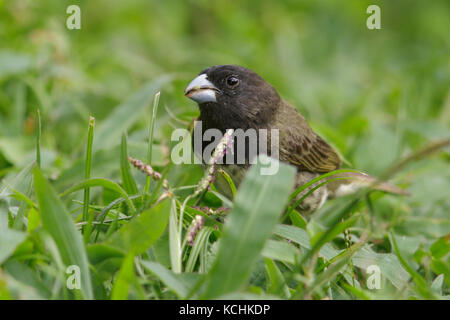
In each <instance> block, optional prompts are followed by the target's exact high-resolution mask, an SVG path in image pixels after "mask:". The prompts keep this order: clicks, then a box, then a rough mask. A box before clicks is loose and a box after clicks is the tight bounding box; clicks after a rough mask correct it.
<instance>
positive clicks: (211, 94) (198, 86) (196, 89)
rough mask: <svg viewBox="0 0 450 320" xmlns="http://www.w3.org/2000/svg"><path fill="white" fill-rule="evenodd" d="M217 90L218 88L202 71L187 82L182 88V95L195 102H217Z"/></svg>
mask: <svg viewBox="0 0 450 320" xmlns="http://www.w3.org/2000/svg"><path fill="white" fill-rule="evenodd" d="M218 92H220V91H219V89H217V88H216V86H214V85H213V84H212V83H211V81H209V80H208V76H207V75H206V74H204V73H203V74H201V75H199V76H197V77H196V78H195V79H194V80H192V81H191V83H189V85H188V86H187V88H186V90H184V95H185V96H186V97H188V98H190V99H192V100H194V101H195V102H197V103H205V102H217V98H216V94H217V93H218Z"/></svg>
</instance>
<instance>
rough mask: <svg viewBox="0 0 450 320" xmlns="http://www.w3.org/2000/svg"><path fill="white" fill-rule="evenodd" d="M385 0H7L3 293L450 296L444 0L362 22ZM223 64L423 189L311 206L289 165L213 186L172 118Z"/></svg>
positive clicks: (1, 55)
mask: <svg viewBox="0 0 450 320" xmlns="http://www.w3.org/2000/svg"><path fill="white" fill-rule="evenodd" d="M372 2H373V1H359V0H354V1H312V0H310V1H289V0H286V1H265V0H264V1H257V0H247V1H239V2H238V1H206V0H205V1H194V0H189V1H138V0H131V1H122V2H119V1H116V2H111V1H105V0H96V1H80V2H79V6H80V8H81V15H82V24H81V29H80V30H68V29H67V28H66V18H67V17H68V14H67V13H66V8H67V6H68V5H70V4H73V3H72V2H71V1H65V0H64V1H31V0H15V1H0V298H2V299H83V298H84V299H175V298H192V299H197V298H201V299H213V298H235V299H246V298H251V299H260V298H264V299H279V298H281V299H305V298H306V299H448V298H449V294H450V290H449V288H450V254H449V251H450V216H449V211H450V201H449V197H448V192H449V190H450V171H449V169H448V168H449V162H450V156H449V148H448V145H449V140H448V139H449V137H450V130H449V127H450V90H449V88H450V54H449V49H450V38H449V37H448V30H449V29H450V22H449V19H448V10H449V9H450V8H449V3H448V1H445V0H442V1H432V2H425V1H421V2H419V1H417V2H413V3H411V2H410V1H395V3H393V2H392V1H376V3H377V4H378V5H379V6H380V8H381V25H382V29H381V30H368V29H367V28H366V19H367V17H368V14H367V13H366V8H367V7H368V5H370V4H372ZM216 64H239V65H244V66H247V67H249V68H251V69H252V70H255V71H256V72H257V73H259V74H260V75H262V76H263V77H264V78H265V79H266V80H267V81H269V82H270V83H272V84H273V85H274V86H275V87H276V88H277V89H278V90H279V92H280V94H281V95H282V96H283V97H284V98H285V99H287V100H288V101H290V102H292V103H293V104H294V105H295V106H297V107H298V108H299V111H300V112H301V113H302V114H303V115H304V116H305V117H306V118H307V119H308V121H309V122H310V123H311V125H312V127H313V128H314V129H315V130H316V131H317V132H319V133H320V135H321V136H323V137H324V138H325V139H326V140H327V141H328V142H330V143H331V144H332V145H333V146H335V147H336V149H337V150H339V152H340V153H341V155H342V157H343V158H344V159H345V162H346V167H349V168H357V169H360V170H362V171H365V172H367V173H370V174H372V175H375V176H379V177H383V178H386V179H388V180H390V181H391V182H393V183H395V184H397V185H401V186H403V187H406V188H407V190H408V191H409V192H410V193H411V196H408V197H398V196H393V195H387V194H383V193H381V192H374V191H371V190H368V189H367V190H361V191H360V192H359V193H357V194H354V195H350V196H347V197H343V198H339V199H335V200H332V201H328V202H327V203H326V204H325V206H324V207H323V208H321V209H320V210H319V211H318V212H316V213H314V214H313V215H312V216H310V217H302V216H301V215H300V214H299V213H298V212H296V211H295V210H293V209H292V208H291V206H290V205H292V202H291V198H289V192H291V186H292V183H291V182H292V179H293V175H294V170H293V168H291V167H289V166H287V165H281V166H280V170H279V173H278V174H277V175H275V176H260V175H259V174H258V166H259V165H256V166H254V167H253V168H252V170H251V171H250V172H249V173H248V175H247V176H246V179H245V181H244V182H243V184H242V185H241V186H240V187H239V188H238V189H237V190H236V195H235V197H234V199H227V198H225V197H224V196H222V195H220V194H219V193H218V192H217V191H215V189H214V187H213V186H212V187H211V188H210V189H206V188H204V185H203V186H202V182H205V180H204V179H205V176H204V172H203V170H202V168H201V167H200V166H198V165H173V164H172V163H171V162H170V152H171V148H172V147H173V146H174V144H175V143H178V141H171V133H172V131H173V130H174V129H175V128H188V127H189V124H190V123H191V121H192V120H193V119H195V118H196V116H197V115H198V108H197V106H196V104H195V103H193V102H191V101H188V99H186V98H185V97H184V95H183V90H184V88H185V87H186V85H187V84H188V82H189V81H190V80H191V79H192V78H193V77H194V76H195V75H196V74H198V72H199V71H200V70H202V69H204V68H206V67H208V66H211V65H216ZM158 92H160V95H159V94H157V93H158ZM185 143H189V141H187V140H186V141H185ZM129 157H131V158H129ZM135 160H140V161H141V162H138V161H135ZM130 161H131V162H132V164H134V165H130ZM145 164H149V165H151V167H145ZM139 169H140V170H139ZM160 174H161V175H160ZM230 184H232V182H230ZM205 190H206V192H205ZM226 208H231V210H227V209H226ZM71 266H72V267H71ZM73 266H75V268H74V267H73ZM378 271H380V283H379V289H377V288H376V287H378V286H377V285H378V283H377V274H378ZM77 272H79V275H80V278H79V280H80V281H79V283H78V282H77V277H76V276H77ZM78 285H79V288H80V289H77V287H78Z"/></svg>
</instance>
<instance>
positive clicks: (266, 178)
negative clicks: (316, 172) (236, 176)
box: [204, 156, 295, 298]
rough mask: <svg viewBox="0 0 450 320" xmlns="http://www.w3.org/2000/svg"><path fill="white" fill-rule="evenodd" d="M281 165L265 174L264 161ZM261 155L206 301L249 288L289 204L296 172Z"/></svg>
mask: <svg viewBox="0 0 450 320" xmlns="http://www.w3.org/2000/svg"><path fill="white" fill-rule="evenodd" d="M262 161H263V162H264V163H267V162H268V161H270V163H271V165H273V166H275V165H279V169H278V172H277V173H276V174H274V175H261V168H262V164H261V162H262ZM275 161H277V160H274V159H271V158H267V157H265V156H259V157H258V162H257V164H255V165H253V166H252V167H251V168H250V170H249V172H248V173H247V175H246V177H245V179H244V181H243V182H242V185H241V186H240V188H239V191H238V194H237V196H236V202H235V204H234V206H233V209H232V211H231V213H230V214H229V216H228V221H227V224H226V225H225V227H224V231H223V238H222V239H221V243H220V247H219V251H218V253H217V258H216V260H215V262H214V265H213V267H212V268H211V271H210V274H209V281H208V283H207V287H206V293H205V296H204V297H205V298H215V297H218V296H221V295H224V294H227V293H230V292H233V291H236V290H239V289H240V288H242V287H243V286H244V285H245V282H246V281H247V279H248V276H249V275H250V272H251V270H252V267H253V264H254V262H255V261H256V259H257V258H258V255H259V254H260V252H261V251H262V249H263V247H264V243H265V242H266V240H267V238H268V237H269V236H270V234H271V232H272V230H273V227H274V226H275V224H276V222H277V220H278V218H279V217H280V214H281V212H282V210H283V208H284V206H285V205H286V203H287V200H288V197H289V192H290V190H291V188H292V186H293V184H294V175H295V169H294V168H293V167H290V166H287V165H285V164H283V163H276V162H275Z"/></svg>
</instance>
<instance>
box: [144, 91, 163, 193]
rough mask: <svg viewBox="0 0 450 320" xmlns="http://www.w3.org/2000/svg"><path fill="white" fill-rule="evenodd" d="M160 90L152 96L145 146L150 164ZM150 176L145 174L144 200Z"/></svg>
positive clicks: (150, 163) (148, 187)
mask: <svg viewBox="0 0 450 320" xmlns="http://www.w3.org/2000/svg"><path fill="white" fill-rule="evenodd" d="M159 96H160V92H157V93H156V94H155V96H154V98H153V107H152V117H151V119H150V126H149V129H148V148H147V163H148V164H149V165H152V152H153V131H154V129H155V121H156V113H157V112H158V106H159ZM150 181H151V177H149V176H147V181H146V183H145V188H144V200H145V197H146V195H147V193H148V190H149V189H150Z"/></svg>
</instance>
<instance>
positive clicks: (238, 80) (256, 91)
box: [185, 65, 406, 213]
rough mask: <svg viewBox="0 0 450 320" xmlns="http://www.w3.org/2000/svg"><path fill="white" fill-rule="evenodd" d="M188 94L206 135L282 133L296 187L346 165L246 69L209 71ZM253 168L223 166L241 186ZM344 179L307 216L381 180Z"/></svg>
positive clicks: (220, 183)
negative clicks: (251, 131) (329, 200)
mask: <svg viewBox="0 0 450 320" xmlns="http://www.w3.org/2000/svg"><path fill="white" fill-rule="evenodd" d="M185 95H186V96H187V97H188V98H190V99H192V100H194V101H196V102H197V103H198V105H199V108H200V117H199V118H198V120H199V121H201V122H202V131H203V132H204V131H205V130H207V129H212V128H214V129H219V130H220V131H221V132H222V134H223V133H225V131H226V130H227V129H234V130H236V129H242V130H247V129H255V130H259V129H267V130H268V131H270V129H278V130H279V131H278V132H279V141H278V153H279V160H280V161H282V162H286V163H289V164H291V165H294V166H295V167H296V168H297V177H296V187H299V186H301V185H303V184H305V183H306V182H308V181H310V180H311V179H314V178H315V177H317V176H319V175H321V174H323V173H326V172H330V171H333V170H336V169H339V168H340V166H341V159H340V157H339V155H338V154H337V153H336V152H335V151H334V150H333V148H332V147H331V146H330V145H329V144H328V143H326V142H325V141H324V140H323V139H322V138H321V137H320V136H318V135H317V134H316V133H315V132H314V131H313V130H312V129H311V127H310V126H309V125H308V123H307V122H306V120H305V118H304V117H303V116H302V115H301V114H300V113H299V112H298V111H297V109H296V108H295V107H293V106H292V105H291V104H289V103H288V102H286V101H285V100H283V99H282V98H281V97H280V96H279V94H278V93H277V91H276V90H275V88H274V87H272V86H271V85H270V84H269V83H267V82H266V81H264V79H263V78H261V77H260V76H259V75H258V74H256V73H255V72H253V71H251V70H249V69H247V68H244V67H241V66H236V65H218V66H213V67H210V68H207V69H205V70H203V71H201V72H200V73H199V75H198V76H197V77H196V78H195V79H194V80H192V82H191V83H190V84H189V85H188V86H187V88H186V90H185ZM203 132H202V134H203ZM269 145H270V143H269ZM203 147H204V145H203V146H202V149H203ZM269 152H270V150H269ZM269 152H268V153H269ZM248 167H249V163H248V161H247V162H246V163H244V164H229V165H226V164H224V165H222V169H223V170H225V171H226V172H227V173H228V174H229V175H230V176H231V177H232V179H233V181H234V183H235V184H236V185H239V183H240V182H241V180H242V178H243V176H244V174H245V172H246V170H247V169H248ZM345 175H346V177H351V179H349V180H334V181H333V182H330V183H327V184H326V185H325V186H322V187H320V188H318V189H317V190H315V191H314V192H313V193H312V194H311V195H309V196H308V197H307V198H306V199H305V200H304V201H303V202H302V203H301V204H300V206H299V208H298V209H299V210H300V211H301V212H302V213H310V212H313V211H315V210H316V209H318V208H320V207H321V206H322V205H323V203H324V202H325V200H326V199H327V198H330V197H334V196H339V195H343V194H348V193H351V192H354V191H355V190H356V189H358V188H359V187H361V186H363V185H364V186H368V185H370V184H372V183H373V182H375V181H376V179H375V178H373V177H371V176H369V175H366V174H364V173H346V174H345ZM215 185H216V187H217V189H218V190H219V191H221V192H223V193H224V194H226V195H228V196H229V195H230V190H229V186H228V183H226V181H225V179H223V177H222V176H221V175H218V174H216V180H215ZM313 186H314V185H313ZM375 188H376V189H378V190H382V191H385V192H390V193H397V194H406V192H405V191H404V190H402V189H400V188H398V187H396V186H393V185H391V184H388V183H378V184H376V186H375ZM307 191H308V189H307V190H306V191H304V192H303V193H302V194H300V195H299V197H300V196H302V195H303V194H304V193H305V192H307Z"/></svg>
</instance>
